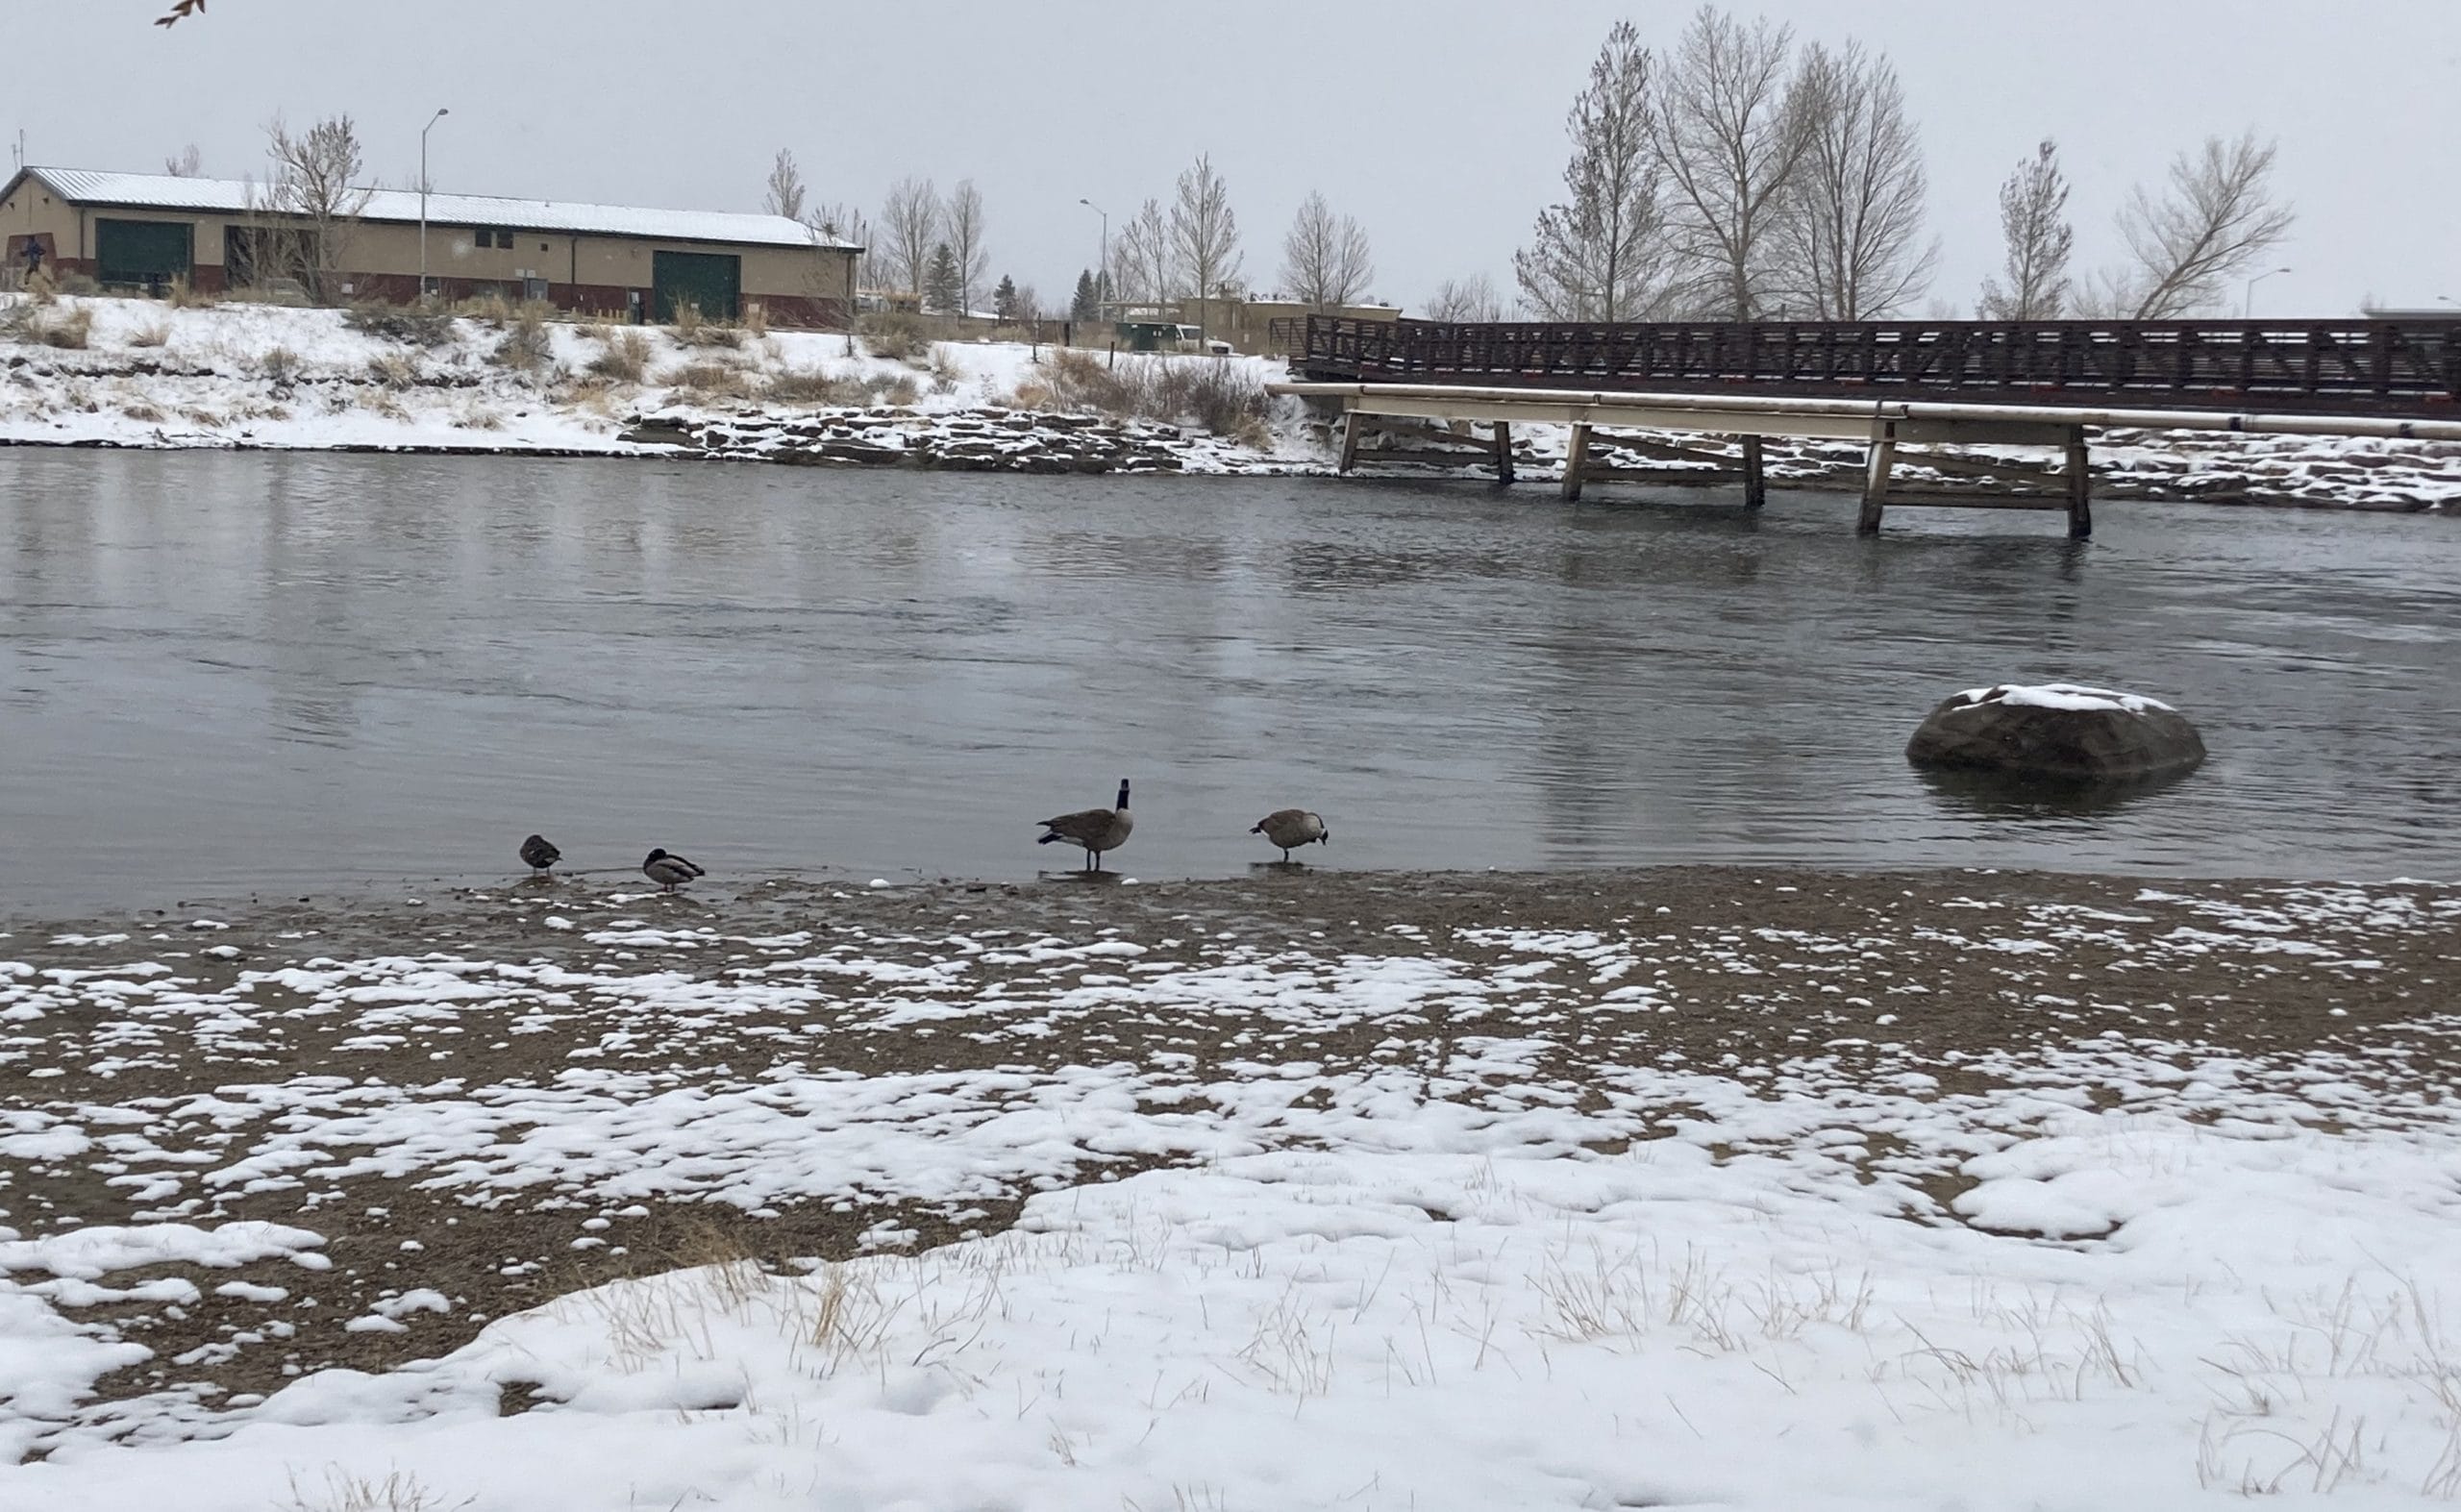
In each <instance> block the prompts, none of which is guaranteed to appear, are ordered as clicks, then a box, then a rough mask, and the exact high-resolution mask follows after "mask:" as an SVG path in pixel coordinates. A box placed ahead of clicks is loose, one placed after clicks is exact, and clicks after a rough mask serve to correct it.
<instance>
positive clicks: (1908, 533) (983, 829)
mask: <svg viewBox="0 0 2461 1512" xmlns="http://www.w3.org/2000/svg"><path fill="white" fill-rule="evenodd" d="M2098 525H2099V528H2100V532H2101V533H2100V534H2099V536H2098V537H2097V538H2096V539H2095V540H2094V541H2093V542H2091V543H2090V544H2085V545H2076V544H2072V543H2070V542H2068V541H2066V540H2064V539H2062V538H2061V536H2060V527H2059V520H2058V516H2056V515H2051V514H2024V513H2016V514H2011V513H2007V512H2003V511H1992V512H1979V511H1977V512H1970V513H1969V512H1947V511H1914V510H1899V511H1893V512H1892V514H1891V517H1890V521H1889V529H1888V533H1886V534H1885V535H1884V536H1882V537H1880V538H1878V539H1874V540H1861V539H1857V538H1856V537H1855V536H1854V534H1853V533H1852V502H1851V501H1850V500H1849V499H1847V498H1846V497H1845V496H1843V495H1839V494H1798V495H1788V494H1783V493H1780V494H1778V495H1776V496H1775V497H1773V499H1772V500H1771V503H1770V507H1769V508H1768V509H1767V510H1766V511H1765V515H1764V516H1763V517H1761V518H1758V519H1754V518H1753V517H1751V516H1749V515H1747V514H1745V513H1744V512H1743V511H1742V510H1741V509H1739V508H1733V507H1732V506H1731V505H1730V504H1728V503H1726V502H1723V501H1721V500H1720V499H1718V498H1716V497H1714V496H1712V495H1710V494H1706V493H1702V492H1696V491H1687V490H1631V489H1621V490H1619V489H1602V490H1599V491H1598V493H1597V496H1596V498H1595V499H1594V501H1593V502H1591V503H1587V504H1583V505H1581V506H1579V507H1577V508H1575V507H1567V506H1564V505H1561V504H1559V503H1558V502H1556V501H1555V499H1554V495H1553V494H1552V492H1550V491H1548V490H1545V489H1542V488H1537V487H1529V488H1525V489H1523V490H1520V491H1516V492H1513V493H1510V494H1501V493H1498V492H1496V491H1494V490H1492V489H1490V488H1487V487H1485V486H1483V485H1480V484H1477V483H1449V482H1448V483H1376V482H1366V481H1358V480H1351V481H1324V480H1237V481H1230V480H1219V479H1184V480H1182V479H1160V478H1156V479H1097V480H1081V479H1041V478H1014V477H987V476H973V475H942V474H920V473H906V472H863V473H855V472H827V471H812V470H807V469H801V468H783V467H765V466H758V465H711V464H684V463H668V462H659V461H639V460H606V461H598V460H571V459H446V458H402V457H369V456H318V455H294V456H282V455H264V454H256V455H232V454H214V453H135V452H131V453H96V452H71V451H40V450H16V451H13V452H9V451H0V600H4V601H5V616H6V618H5V624H0V911H6V912H11V913H17V914H21V915H22V914H26V913H29V912H37V911H39V912H41V913H45V914H59V913H61V912H62V911H64V910H68V909H75V908H89V907H90V908H113V907H121V906H131V907H134V906H140V905H141V906H166V905H171V904H172V903H174V902H178V901H196V900H206V899H213V898H227V897H234V896H240V895H249V894H256V895H262V896H268V897H271V896H285V895H313V894H317V893H327V894H330V893H332V892H334V891H336V890H347V889H363V888H367V887H370V886H384V887H391V886H394V885H408V886H411V887H417V886H424V885H432V884H434V883H435V881H436V880H469V881H485V880H494V879H497V878H499V877H501V876H503V875H505V874H507V873H508V872H511V871H517V870H518V866H517V863H516V862H515V861H514V860H513V849H514V846H515V844H516V843H517V842H518V841H519V840H520V839H521V837H522V836H523V835H524V834H525V833H527V832H529V831H530V830H543V831H545V832H546V833H547V834H548V835H549V836H550V837H551V838H552V839H554V840H555V841H556V842H557V843H558V844H559V845H560V846H561V847H562V848H563V850H564V853H565V856H566V858H567V864H568V865H572V866H577V867H583V868H592V869H594V868H609V869H617V870H620V869H624V868H629V867H633V866H636V865H637V864H638V863H639V860H640V857H641V855H642V854H643V853H644V852H646V851H647V850H648V849H649V847H651V846H652V845H663V846H665V847H667V848H669V849H671V850H677V851H681V852H684V854H686V855H691V856H693V857H694V858H695V859H697V860H699V861H700V862H701V863H702V864H704V865H705V866H707V867H708V868H709V869H710V871H711V873H712V875H713V880H714V879H719V878H724V879H744V878H749V877H753V876H757V875H759V874H762V873H771V872H780V871H792V872H801V873H807V874H820V875H836V874H842V875H845V876H847V877H848V878H849V879H850V880H857V881H862V880H869V879H871V878H874V877H882V878H887V879H889V880H912V879H914V878H917V877H930V878H937V877H942V876H964V877H982V878H994V879H1023V878H1031V877H1033V876H1035V875H1036V874H1037V871H1038V869H1045V868H1047V869H1051V870H1062V869H1065V868H1067V867H1068V866H1070V865H1072V864H1073V860H1072V857H1071V855H1063V854H1062V853H1061V851H1060V849H1059V848H1057V847H1053V848H1047V849H1037V848H1036V847H1035V846H1034V845H1033V843H1032V840H1033V836H1034V834H1035V832H1036V830H1035V827H1034V824H1033V821H1035V820H1037V819H1040V818H1042V817H1043V816H1045V815H1048V814H1051V813H1054V812H1057V811H1061V810H1066V809H1073V808H1080V807H1086V806H1095V805H1100V804H1106V803H1107V802H1108V800H1109V798H1110V796H1111V793H1112V790H1113V788H1114V786H1115V785H1116V783H1117V781H1118V780H1119V779H1120V778H1121V777H1124V776H1125V777H1131V778H1133V779H1134V780H1135V781H1136V784H1137V785H1136V790H1135V793H1136V798H1135V811H1136V814H1137V829H1136V832H1135V837H1134V838H1133V840H1131V842H1130V844H1129V846H1128V847H1127V849H1126V850H1124V851H1123V852H1121V853H1119V855H1118V856H1117V857H1116V860H1117V863H1118V865H1119V867H1120V869H1121V870H1123V871H1125V872H1127V873H1129V874H1131V875H1134V876H1140V877H1147V878H1160V877H1178V876H1214V875H1225V874H1235V873H1238V872H1241V871H1243V870H1244V869H1246V868H1247V867H1249V866H1250V865H1252V864H1253V863H1255V862H1257V861H1260V860H1263V859H1267V858H1269V857H1270V855H1272V853H1271V852H1270V851H1269V850H1268V849H1267V848H1266V847H1265V846H1264V844H1263V842H1262V840H1261V839H1260V838H1257V837H1252V836H1250V835H1249V834H1248V833H1247V832H1246V830H1247V829H1248V827H1249V826H1250V825H1251V824H1252V823H1254V822H1255V819H1256V818H1257V817H1258V816H1260V815H1261V814H1263V813H1264V812H1265V811H1266V810H1268V809H1271V808H1276V807H1280V806H1286V805H1294V804H1295V805H1304V806H1308V807H1311V808H1315V809H1318V810H1320V811H1321V812H1323V813H1324V814H1325V815H1326V816H1327V819H1328V821H1329V823H1330V827H1331V830H1332V843H1331V845H1330V847H1329V848H1326V849H1321V850H1310V851H1309V852H1308V853H1306V858H1307V859H1308V860H1309V861H1310V862H1311V863H1315V864H1320V865H1331V866H1339V867H1346V868H1363V867H1379V868H1385V867H1391V868H1465V867H1466V868H1478V867H1500V868H1529V867H1541V868H1551V867H1585V866H1599V865H1628V864H1649V863H1658V862H1677V861H1738V862H1765V863H1777V862H1781V861H1782V862H1792V863H1806V864H1818V865H1837V866H1848V867H1874V866H1893V865H1902V864H1933V863H1946V864H1954V865H1972V866H1999V867H2021V866H2022V867H2052V868H2060V869H2069V870H2138V871H2144V872H2148V873H2166V872H2168V873H2200V874H2249V875H2296V876H2334V877H2349V878H2380V877H2388V876H2395V875H2428V876H2438V877H2451V876H2453V875H2456V874H2461V838H2456V834H2457V832H2461V655H2456V653H2457V652H2461V595H2456V593H2455V585H2456V583H2461V522H2456V521H2453V520H2450V519H2445V518H2436V517H2423V516H2387V515H2365V514H2332V513H2307V512H2299V513H2291V512H2267V511H2254V510H2248V509H2230V508H2206V507H2195V506H2177V505H2171V506H2150V505H2134V506H2131V505H2124V504H2122V505H2106V506H2104V507H2102V508H2101V509H2100V510H2099V520H2098ZM2006 680H2032V681H2049V680H2066V681H2075V682H2098V683H2103V684H2108V685H2117V686H2122V687H2126V688H2130V689H2134V690H2138V691H2142V692H2146V693H2150V694H2152V695H2155V696H2157V697H2160V698H2163V699H2165V700H2168V701H2170V702H2172V703H2175V704H2176V705H2177V706H2179V707H2181V708H2182V709H2183V710H2185V711H2187V712H2188V713H2189V715H2190V716H2191V717H2192V718H2194V719H2195V720H2196V721H2197V722H2198V723H2199V724H2200V727H2201V728H2202V730H2203V731H2204V733H2205V736H2206V742H2207V744H2208V745H2209V746H2210V748H2211V749H2212V752H2213V758H2212V760H2211V761H2210V762H2209V763H2208V764H2207V765H2206V766H2205V767H2204V768H2203V769H2202V770H2201V771H2200V772H2198V773H2197V774H2195V775H2194V776H2193V777H2191V778H2189V779H2187V780H2186V781H2180V782H2178V783H2175V784H2174V785H2172V786H2169V787H2166V788H2163V789H2160V790H2158V791H2153V792H2150V793H2146V794H2143V795H2140V796H2137V797H2135V798H2133V799H2131V800H2128V801H2125V802H2121V803H2117V804H2105V805H2101V806H2095V807H2091V808H2084V809H2080V808H2077V807H2074V806H2061V805H2053V804H2040V805H2029V804H2009V803H2006V802H2003V801H2000V800H1995V799H1991V798H1987V797H1984V796H1981V795H1976V794H1973V793H1970V792H1966V791H1962V790H1959V789H1955V788H1949V787H1943V786H1940V785H1937V784H1935V783H1933V782H1931V781H1927V779H1925V778H1924V777H1923V776H1921V775H1920V774H1918V773H1916V772H1914V771H1913V770H1911V769H1909V768H1908V767H1907V765H1906V764H1905V761H1904V759H1903V755H1902V753H1903V748H1904V744H1905V740H1906V737H1907V736H1908V735H1909V734H1910V733H1911V732H1912V731H1913V729H1914V727H1915V726H1916V725H1917V724H1918V723H1919V722H1920V721H1921V719H1922V718H1923V716H1924V714H1925V713H1926V711H1927V710H1928V709H1929V708H1930V706H1932V705H1933V704H1934V703H1935V702H1937V701H1938V700H1939V699H1941V698H1943V697H1945V696H1946V695H1947V694H1949V693H1951V692H1953V691H1955V690H1957V689H1959V688H1962V687H1967V686H1971V685H1975V684H1979V683H1985V682H1995V681H2006Z"/></svg>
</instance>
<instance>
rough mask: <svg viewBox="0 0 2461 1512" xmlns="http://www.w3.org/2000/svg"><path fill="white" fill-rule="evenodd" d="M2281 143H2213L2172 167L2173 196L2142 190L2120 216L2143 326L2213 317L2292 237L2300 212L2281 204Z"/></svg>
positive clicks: (2215, 139)
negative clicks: (2276, 186)
mask: <svg viewBox="0 0 2461 1512" xmlns="http://www.w3.org/2000/svg"><path fill="white" fill-rule="evenodd" d="M2273 159H2274V143H2272V142H2269V141H2266V142H2259V141H2258V140H2256V134H2255V133H2253V132H2247V133H2244V134H2242V135H2241V136H2240V137H2239V139H2238V140H2236V141H2225V140H2223V139H2222V138H2221V137H2219V136H2208V137H2206V138H2205V141H2204V148H2203V150H2202V151H2200V152H2196V153H2184V152H2183V153H2181V154H2179V156H2178V157H2177V158H2175V159H2174V160H2173V161H2172V163H2171V183H2170V187H2169V190H2168V191H2167V192H2166V193H2165V194H2164V195H2163V196H2162V197H2161V198H2160V199H2158V200H2157V199H2155V198H2154V197H2153V196H2152V195H2151V194H2150V193H2148V192H2147V191H2146V189H2145V187H2144V186H2142V185H2139V186H2137V188H2136V191H2135V192H2134V193H2133V194H2131V195H2129V196H2128V201H2127V204H2126V206H2125V208H2123V209H2122V210H2121V211H2120V213H2119V230H2120V235H2121V236H2122V237H2124V238H2125V240H2126V242H2127V250H2128V256H2129V259H2130V270H2129V274H2128V278H2129V286H2130V288H2131V291H2132V292H2133V293H2134V295H2135V310H2134V315H2135V318H2136V319H2138V320H2174V319H2176V318H2178V317H2179V316H2182V315H2188V314H2193V313H2195V312H2196V311H2198V310H2205V309H2210V308H2211V307H2212V306H2213V305H2215V304H2217V303H2219V302H2220V301H2221V300H2222V299H2223V298H2224V297H2225V295H2226V294H2227V292H2228V287H2227V285H2228V281H2229V280H2231V279H2232V278H2235V277H2237V276H2238V275H2239V274H2241V273H2243V272H2245V271H2246V270H2247V268H2248V267H2249V265H2250V264H2251V263H2253V262H2254V261H2255V260H2257V259H2258V258H2261V257H2263V256H2264V255H2265V253H2266V252H2267V251H2269V250H2270V249H2271V248H2272V247H2273V246H2274V245H2275V243H2277V242H2279V241H2280V240H2281V239H2282V238H2283V237H2284V236H2286V235H2289V234H2290V227H2291V223H2292V221H2294V220H2295V219H2297V212H2296V211H2293V210H2292V209H2291V207H2290V206H2288V205H2286V204H2283V203H2281V202H2280V201H2278V200H2276V199H2275V198H2274V193H2273V186H2272V183H2271V180H2272V177H2273Z"/></svg>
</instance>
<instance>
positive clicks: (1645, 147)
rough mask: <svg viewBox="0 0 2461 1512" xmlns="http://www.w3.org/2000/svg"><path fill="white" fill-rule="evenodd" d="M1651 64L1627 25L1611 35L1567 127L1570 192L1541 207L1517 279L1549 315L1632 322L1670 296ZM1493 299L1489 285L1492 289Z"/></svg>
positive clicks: (1518, 260)
mask: <svg viewBox="0 0 2461 1512" xmlns="http://www.w3.org/2000/svg"><path fill="white" fill-rule="evenodd" d="M1652 73H1653V64H1652V60H1651V58H1650V53H1649V49H1648V48H1645V47H1643V46H1642V45H1641V37H1640V33H1639V32H1638V31H1636V30H1634V29H1633V27H1632V23H1630V22H1629V21H1618V22H1616V23H1615V25H1614V26H1613V27H1612V28H1610V29H1609V30H1608V31H1607V34H1606V42H1605V45H1604V46H1603V47H1601V48H1600V49H1599V50H1598V58H1597V60H1596V61H1595V62H1592V63H1591V64H1590V66H1589V87H1587V88H1585V89H1583V90H1582V91H1581V92H1580V93H1579V95H1578V96H1577V97H1575V99H1574V100H1573V108H1572V113H1571V115H1570V117H1569V118H1568V119H1567V120H1566V122H1565V130H1566V131H1567V132H1568V133H1569V134H1570V135H1571V136H1572V139H1573V156H1572V161H1570V162H1568V163H1567V164H1565V167H1564V187H1565V189H1566V191H1567V194H1568V197H1567V198H1566V199H1565V200H1564V201H1563V202H1562V203H1561V204H1557V205H1550V206H1548V207H1547V208H1546V209H1545V210H1542V211H1539V212H1538V224H1537V227H1536V229H1535V232H1534V234H1533V235H1532V237H1531V240H1530V244H1529V247H1527V248H1526V249H1524V250H1522V251H1520V252H1516V253H1514V254H1513V258H1512V271H1513V277H1514V278H1515V279H1516V280H1517V281H1518V282H1519V283H1520V285H1521V289H1522V292H1523V294H1525V295H1526V296H1527V297H1528V298H1529V303H1530V305H1531V306H1532V307H1533V308H1535V309H1536V310H1538V312H1539V313H1540V314H1542V315H1544V316H1546V317H1547V318H1548V319H1550V320H1632V319H1637V318H1640V317H1641V316H1643V315H1647V314H1652V313H1655V312H1656V311H1657V310H1658V309H1659V307H1660V306H1661V305H1662V304H1663V302H1664V299H1665V296H1666V291H1667V289H1666V213H1665V203H1664V199H1663V196H1662V190H1661V185H1660V181H1659V176H1658V168H1657V161H1656V159H1655V158H1654V156H1653V154H1652V151H1651V145H1650V121H1651V117H1652V113H1653V106H1652V102H1651V89H1652V87H1653V80H1652ZM1489 297H1490V299H1492V297H1493V291H1492V290H1490V291H1489Z"/></svg>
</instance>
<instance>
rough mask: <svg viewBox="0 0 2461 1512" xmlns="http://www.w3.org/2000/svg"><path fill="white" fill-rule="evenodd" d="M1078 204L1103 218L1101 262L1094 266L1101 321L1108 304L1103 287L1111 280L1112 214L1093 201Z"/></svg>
mask: <svg viewBox="0 0 2461 1512" xmlns="http://www.w3.org/2000/svg"><path fill="white" fill-rule="evenodd" d="M1077 203H1078V204H1080V205H1082V206H1084V207H1085V208H1086V209H1087V210H1089V211H1093V212H1094V213H1095V214H1097V215H1100V216H1101V217H1103V242H1102V252H1101V254H1100V256H1101V260H1100V261H1098V262H1096V263H1095V264H1094V318H1095V319H1096V320H1100V319H1102V318H1103V306H1104V304H1105V303H1106V301H1105V300H1104V298H1103V287H1104V285H1106V284H1108V283H1109V282H1110V278H1111V212H1110V211H1106V210H1105V209H1103V208H1102V207H1101V206H1100V205H1097V204H1095V203H1094V202H1093V201H1092V200H1079V201H1078V202H1077Z"/></svg>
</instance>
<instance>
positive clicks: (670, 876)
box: [641, 850, 709, 892]
mask: <svg viewBox="0 0 2461 1512" xmlns="http://www.w3.org/2000/svg"><path fill="white" fill-rule="evenodd" d="M641 875H642V876H644V877H646V878H648V879H649V880H651V881H654V882H656V883H658V885H659V889H660V890H661V891H664V892H673V891H675V889H677V888H678V887H681V886H683V885H684V883H685V882H688V881H690V880H692V879H693V878H695V877H707V876H708V875H709V874H708V872H706V871H704V870H703V869H702V868H700V867H698V866H695V865H693V864H692V863H691V862H690V861H687V860H685V859H684V857H682V856H680V855H669V854H667V853H666V852H665V851H662V850H660V851H652V852H651V853H650V855H649V859H648V860H646V861H643V862H642V863H641Z"/></svg>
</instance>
